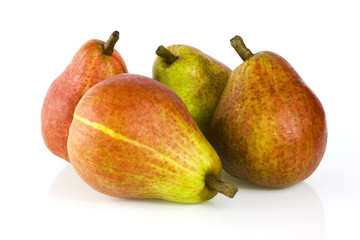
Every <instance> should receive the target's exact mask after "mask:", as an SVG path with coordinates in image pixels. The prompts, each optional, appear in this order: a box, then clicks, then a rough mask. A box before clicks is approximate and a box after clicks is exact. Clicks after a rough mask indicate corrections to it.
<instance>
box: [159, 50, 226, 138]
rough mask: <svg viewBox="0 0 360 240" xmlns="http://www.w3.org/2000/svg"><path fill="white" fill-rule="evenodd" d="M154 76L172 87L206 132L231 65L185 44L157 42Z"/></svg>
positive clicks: (201, 128) (205, 132) (206, 132)
mask: <svg viewBox="0 0 360 240" xmlns="http://www.w3.org/2000/svg"><path fill="white" fill-rule="evenodd" d="M156 53H157V54H158V55H159V56H158V57H157V58H156V59H155V61H154V64H153V78H154V79H155V80H157V81H159V82H161V83H162V84H164V85H166V86H167V87H169V88H171V89H172V90H174V91H175V92H176V93H177V94H178V95H179V96H180V98H181V99H182V100H183V101H184V102H185V105H186V107H187V108H188V109H189V111H190V113H191V115H192V116H193V117H194V119H195V121H196V123H197V125H198V126H199V128H200V130H201V131H202V133H203V134H204V135H205V136H207V135H208V132H209V128H210V123H211V119H212V116H213V114H214V111H215V108H216V105H217V104H218V101H219V99H220V97H221V93H222V91H223V89H224V87H225V85H226V82H227V80H228V78H229V75H230V73H231V69H230V68H228V67H227V66H225V65H224V64H223V63H221V62H219V61H218V60H216V59H214V58H212V57H210V56H208V55H206V54H205V53H203V52H201V51H200V50H198V49H196V48H193V47H190V46H186V45H172V46H169V47H167V48H165V47H163V46H160V47H159V48H158V50H157V51H156Z"/></svg>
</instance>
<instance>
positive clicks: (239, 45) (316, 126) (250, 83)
mask: <svg viewBox="0 0 360 240" xmlns="http://www.w3.org/2000/svg"><path fill="white" fill-rule="evenodd" d="M231 45H232V46H233V47H234V48H235V50H236V51H237V52H238V54H239V55H240V57H241V58H242V59H243V60H244V62H243V63H242V64H241V65H240V66H239V67H237V68H236V69H234V70H233V72H232V73H231V75H230V78H229V81H228V83H227V85H226V87H225V89H224V91H223V94H222V96H221V99H220V101H219V104H218V106H217V109H216V111H215V113H214V117H213V119H212V123H211V128H210V142H211V143H212V145H213V147H214V148H215V150H216V151H217V153H218V154H219V156H220V158H221V160H222V163H223V168H224V169H225V171H226V172H228V173H229V174H230V175H232V176H234V177H237V178H240V179H244V180H246V181H249V182H251V183H255V184H258V185H261V186H266V187H270V188H283V187H288V186H291V185H294V184H296V183H298V182H300V181H303V180H304V179H306V178H307V177H309V176H310V175H311V174H312V173H313V172H314V171H315V169H316V168H317V167H318V165H319V163H320V161H321V159H322V157H323V155H324V152H325V148H326V142H327V126H326V119H325V112H324V109H323V107H322V105H321V103H320V101H319V99H318V98H317V97H316V95H315V94H314V93H313V92H312V91H311V90H310V88H309V87H308V86H307V85H306V84H305V82H304V81H303V80H302V79H301V77H300V76H299V75H298V74H297V73H296V71H295V70H294V68H292V67H291V65H290V64H289V63H288V62H287V61H286V60H285V59H284V58H282V57H281V56H279V55H277V54H275V53H273V52H269V51H262V52H259V53H257V54H253V53H252V52H251V51H250V50H249V49H248V48H247V47H246V46H245V44H244V42H243V40H242V38H241V37H239V36H235V37H234V38H233V39H232V40H231Z"/></svg>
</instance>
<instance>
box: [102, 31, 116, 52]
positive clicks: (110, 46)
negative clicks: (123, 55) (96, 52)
mask: <svg viewBox="0 0 360 240" xmlns="http://www.w3.org/2000/svg"><path fill="white" fill-rule="evenodd" d="M118 40H119V32H118V31H114V32H113V33H112V34H111V36H110V38H109V39H108V40H107V41H106V43H104V44H103V52H104V54H106V55H109V56H111V55H112V54H113V52H114V46H115V44H116V42H117V41H118Z"/></svg>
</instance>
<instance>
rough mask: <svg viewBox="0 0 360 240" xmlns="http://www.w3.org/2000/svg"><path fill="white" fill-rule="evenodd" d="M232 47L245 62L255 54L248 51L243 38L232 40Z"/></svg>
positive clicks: (236, 37) (237, 37) (238, 37)
mask: <svg viewBox="0 0 360 240" xmlns="http://www.w3.org/2000/svg"><path fill="white" fill-rule="evenodd" d="M230 44H231V46H232V47H233V48H234V49H235V51H236V52H237V53H238V54H239V56H240V57H241V59H242V60H243V61H246V60H247V59H249V58H251V57H252V56H254V54H253V53H252V52H251V51H250V49H248V48H247V47H246V45H245V43H244V41H243V39H242V37H240V36H238V35H236V36H235V37H233V38H232V39H231V40H230Z"/></svg>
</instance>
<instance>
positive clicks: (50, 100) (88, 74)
mask: <svg viewBox="0 0 360 240" xmlns="http://www.w3.org/2000/svg"><path fill="white" fill-rule="evenodd" d="M118 39H119V32H117V31H115V32H113V34H112V35H111V36H110V38H109V40H108V41H107V42H105V43H104V42H103V41H100V40H90V41H87V42H86V43H85V44H83V45H82V46H81V48H80V49H79V51H78V52H77V53H76V55H75V56H74V58H73V59H72V61H71V63H70V64H69V65H68V66H67V67H66V69H65V71H64V72H63V73H62V74H61V75H60V76H59V77H58V78H56V79H55V80H54V81H53V83H52V84H51V86H50V88H49V90H48V92H47V94H46V97H45V100H44V103H43V107H42V111H41V132H42V136H43V138H44V141H45V144H46V146H47V147H48V148H49V150H50V151H51V152H52V153H53V154H55V155H57V156H58V157H60V158H63V159H65V160H67V161H69V155H68V152H67V147H66V144H67V138H68V134H69V127H70V124H71V121H72V120H73V113H74V110H75V107H76V105H77V104H78V102H79V100H80V99H81V97H82V96H83V95H84V94H85V93H86V91H87V90H88V89H89V88H91V87H92V86H94V85H95V84H97V83H99V82H101V81H103V80H105V79H107V78H109V77H111V76H114V75H116V74H120V73H126V72H127V68H126V65H125V63H124V61H123V59H122V57H121V56H120V54H119V53H118V52H117V51H116V50H115V49H114V45H115V43H116V42H117V40H118Z"/></svg>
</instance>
